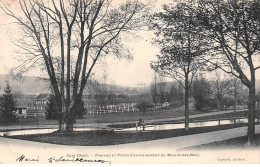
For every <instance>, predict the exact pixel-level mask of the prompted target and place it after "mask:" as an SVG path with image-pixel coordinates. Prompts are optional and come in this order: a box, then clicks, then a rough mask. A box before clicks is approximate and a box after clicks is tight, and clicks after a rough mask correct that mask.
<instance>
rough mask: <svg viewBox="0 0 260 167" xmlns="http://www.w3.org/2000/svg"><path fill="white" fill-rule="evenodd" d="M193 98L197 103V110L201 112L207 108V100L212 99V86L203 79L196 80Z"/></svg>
mask: <svg viewBox="0 0 260 167" xmlns="http://www.w3.org/2000/svg"><path fill="white" fill-rule="evenodd" d="M192 88H193V98H194V101H195V109H196V110H201V109H202V108H204V107H206V106H207V105H208V104H207V99H209V98H210V84H209V82H208V81H207V80H206V79H205V78H203V77H200V78H195V80H194V82H193V87H192Z"/></svg>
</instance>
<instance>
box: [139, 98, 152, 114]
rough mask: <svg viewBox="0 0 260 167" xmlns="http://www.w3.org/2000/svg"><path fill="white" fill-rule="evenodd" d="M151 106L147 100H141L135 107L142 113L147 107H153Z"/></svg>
mask: <svg viewBox="0 0 260 167" xmlns="http://www.w3.org/2000/svg"><path fill="white" fill-rule="evenodd" d="M153 107H154V106H153V104H151V103H148V102H146V101H142V102H140V103H138V104H137V109H138V110H139V111H142V112H143V114H145V113H146V112H147V111H148V110H149V109H151V108H153Z"/></svg>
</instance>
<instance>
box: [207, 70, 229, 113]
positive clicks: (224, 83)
mask: <svg viewBox="0 0 260 167" xmlns="http://www.w3.org/2000/svg"><path fill="white" fill-rule="evenodd" d="M215 76H216V78H215V80H213V81H212V82H211V83H212V86H211V89H212V95H213V97H214V98H215V99H216V101H217V108H218V111H220V110H221V107H222V103H223V98H224V96H225V95H226V94H227V93H228V92H229V90H230V87H231V84H230V83H231V81H230V80H229V79H222V78H221V77H220V74H219V73H218V72H217V71H216V75H215Z"/></svg>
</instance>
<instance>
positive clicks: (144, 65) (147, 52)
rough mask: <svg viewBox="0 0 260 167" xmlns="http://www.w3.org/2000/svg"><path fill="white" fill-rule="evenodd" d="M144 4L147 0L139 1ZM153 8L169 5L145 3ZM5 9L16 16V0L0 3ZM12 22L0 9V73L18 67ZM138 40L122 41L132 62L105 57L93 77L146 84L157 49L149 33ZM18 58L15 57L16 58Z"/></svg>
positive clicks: (161, 1) (149, 77) (133, 83)
mask: <svg viewBox="0 0 260 167" xmlns="http://www.w3.org/2000/svg"><path fill="white" fill-rule="evenodd" d="M122 1H124V0H114V3H122ZM143 1H145V2H146V1H148V0H143ZM149 1H150V2H151V3H152V4H153V5H154V8H156V9H160V8H161V6H162V4H164V3H169V2H170V1H169V0H160V1H156V0H149ZM3 2H5V3H7V4H8V5H9V7H10V8H11V9H12V10H13V11H15V12H17V13H19V10H20V9H19V8H18V0H11V1H10V0H3ZM12 21H13V20H12V19H11V18H10V17H8V16H6V15H5V14H4V13H3V11H2V10H0V51H1V52H0V74H7V73H9V71H10V69H11V68H13V67H15V66H17V65H18V64H19V60H18V59H17V58H16V57H17V49H18V48H17V47H16V46H15V45H14V43H13V42H12V40H11V39H12V36H13V35H15V33H16V31H15V30H16V25H15V24H13V23H12ZM139 35H140V36H141V39H138V40H130V41H125V42H126V43H127V46H128V47H129V50H130V53H131V54H132V56H133V60H131V61H128V60H124V59H120V60H118V59H115V58H113V57H111V58H109V57H108V58H107V59H106V61H105V66H103V67H102V68H100V67H97V68H96V69H94V70H95V73H96V75H95V76H96V77H97V79H99V80H102V79H103V78H104V77H103V76H104V75H105V74H104V73H103V71H106V72H107V73H106V79H103V82H107V83H113V84H117V85H123V86H134V85H140V84H150V83H151V82H152V80H153V76H154V72H153V70H151V68H150V62H151V61H152V60H155V55H156V54H157V53H158V52H159V49H158V48H156V47H155V46H154V45H152V44H151V39H152V38H151V37H153V35H154V34H153V33H152V32H144V31H143V32H139ZM18 56H19V55H18ZM37 73H38V72H35V73H34V72H33V71H31V72H29V73H27V74H26V75H31V76H35V75H36V76H37Z"/></svg>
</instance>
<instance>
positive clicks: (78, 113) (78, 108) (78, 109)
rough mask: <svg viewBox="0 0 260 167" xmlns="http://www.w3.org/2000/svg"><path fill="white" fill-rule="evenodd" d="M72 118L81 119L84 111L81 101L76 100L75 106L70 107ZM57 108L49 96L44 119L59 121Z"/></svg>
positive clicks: (51, 96)
mask: <svg viewBox="0 0 260 167" xmlns="http://www.w3.org/2000/svg"><path fill="white" fill-rule="evenodd" d="M72 110H73V117H74V118H83V116H84V115H85V113H86V111H85V108H84V102H83V101H82V100H81V99H77V101H76V105H75V106H73V107H72ZM58 111H59V108H58V105H57V102H56V98H55V96H54V95H50V97H49V101H48V103H47V106H46V108H45V113H46V119H56V120H58V119H59V112H58Z"/></svg>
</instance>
